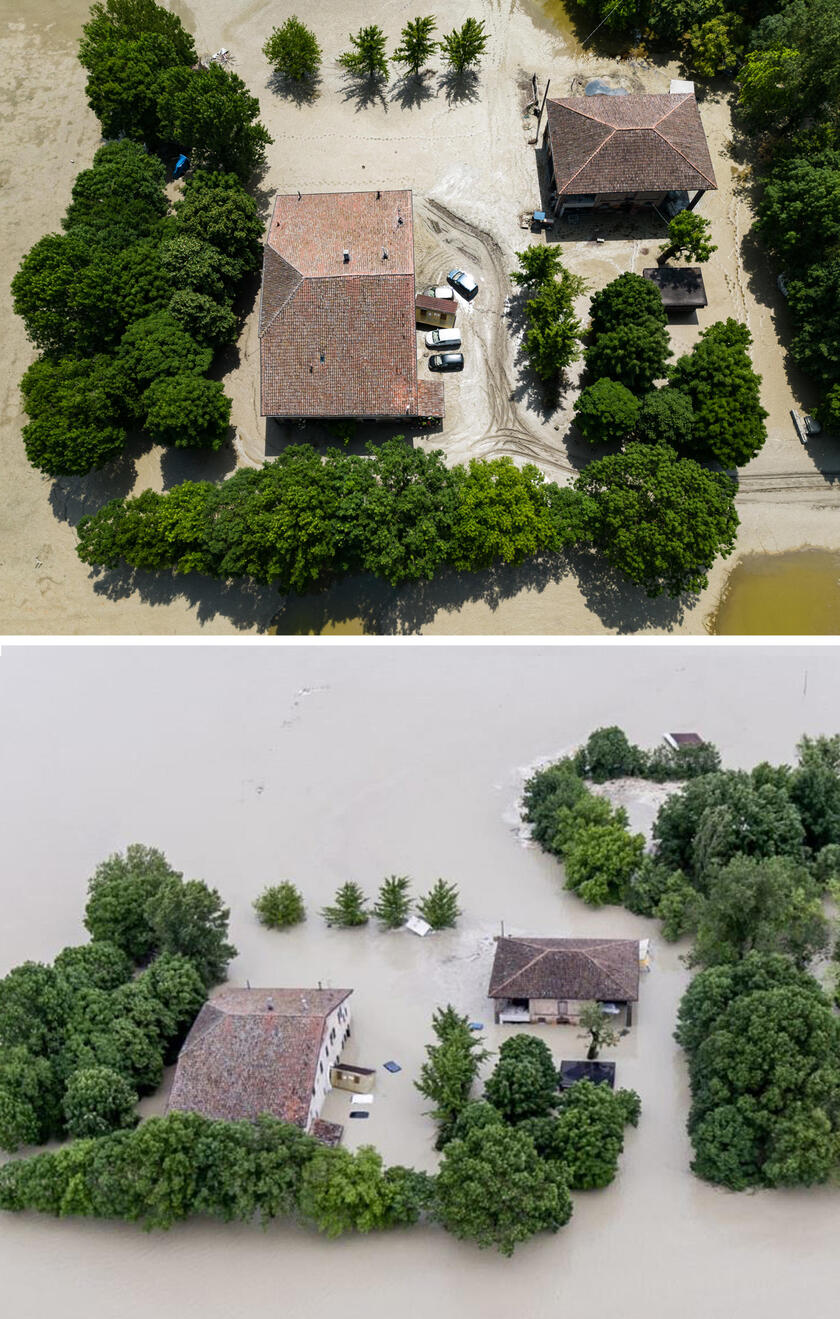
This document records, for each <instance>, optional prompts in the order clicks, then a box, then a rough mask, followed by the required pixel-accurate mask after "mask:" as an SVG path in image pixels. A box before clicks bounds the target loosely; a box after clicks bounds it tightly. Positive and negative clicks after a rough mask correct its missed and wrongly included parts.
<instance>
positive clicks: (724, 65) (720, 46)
mask: <svg viewBox="0 0 840 1319" xmlns="http://www.w3.org/2000/svg"><path fill="white" fill-rule="evenodd" d="M748 37H749V28H748V27H747V25H746V24H745V23H744V22H743V20H742V19H741V17H740V15H739V14H721V15H716V16H715V17H714V18H710V19H707V21H706V22H705V23H696V24H695V25H694V27H692V28H689V30H688V32H687V33H686V35H685V39H684V41H683V47H682V54H683V62H684V63H685V65H686V67H687V68H688V69H690V70H692V71H693V72H695V73H698V74H699V75H700V77H701V78H716V77H718V76H719V75H720V74H723V73H734V72H735V70H736V69H737V68H738V66H739V64H740V63H741V60H742V59H743V56H744V45H745V42H746V41H747V39H748ZM698 260H701V261H702V260H705V257H700V258H698Z"/></svg>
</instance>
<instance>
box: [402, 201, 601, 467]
mask: <svg viewBox="0 0 840 1319" xmlns="http://www.w3.org/2000/svg"><path fill="white" fill-rule="evenodd" d="M423 206H424V208H425V209H426V211H427V213H431V216H434V217H436V219H431V218H430V223H431V225H432V227H433V228H434V229H435V230H437V231H438V232H442V230H441V228H440V224H439V222H441V221H442V223H443V226H445V228H446V230H448V231H450V232H453V231H454V233H456V234H458V235H460V236H461V242H460V243H458V242H454V243H453V246H454V247H455V248H456V249H457V250H458V251H460V252H463V253H464V255H465V256H466V258H467V260H472V261H473V262H474V263H475V264H476V265H478V266H479V268H480V270H481V272H482V288H483V290H486V291H487V292H488V293H489V302H490V307H489V309H486V310H485V307H484V306H482V309H481V310H482V311H484V312H485V314H484V315H481V316H480V317H479V316H476V319H475V322H474V331H475V337H476V339H477V340H478V341H479V344H480V345H481V351H482V354H483V358H484V380H485V387H486V395H487V399H488V404H489V411H490V417H491V420H490V424H489V425H488V426H486V427H485V429H484V430H483V431H482V433H481V434H480V435H477V436H474V437H470V436H467V437H466V439H467V444H468V448H469V452H470V455H471V456H472V457H480V456H484V455H485V454H496V455H497V456H498V455H500V454H506V455H507V456H509V457H511V458H522V457H523V456H524V457H526V458H527V459H528V460H530V461H532V462H535V463H537V464H538V465H540V466H541V467H550V468H553V469H554V470H555V471H559V472H564V473H567V474H570V475H574V474H575V473H576V471H577V469H576V468H575V467H574V466H573V465H572V464H571V463H569V462H567V461H566V460H565V459H564V458H561V457H560V456H559V454H558V452H557V450H556V449H555V448H554V447H553V446H552V445H551V442H550V441H549V440H548V439H547V438H546V437H545V436H544V435H543V434H541V432H540V431H539V430H538V429H537V428H536V427H533V426H529V425H528V424H527V422H526V421H525V420H524V419H523V417H522V415H521V411H520V409H519V408H518V407H517V405H516V402H515V400H514V399H513V398H512V393H513V380H512V379H511V376H510V373H509V370H508V365H507V361H506V356H507V355H506V354H505V353H504V352H503V350H502V349H501V347H500V346H499V345H497V344H496V343H495V342H494V340H495V335H496V332H498V331H501V332H503V333H508V329H507V326H506V324H505V314H504V308H505V302H506V300H507V296H508V274H507V265H508V263H507V261H506V260H505V256H504V253H503V251H502V248H501V246H500V244H499V243H498V242H497V241H496V239H495V238H494V237H493V235H492V234H489V233H487V232H486V230H483V229H480V228H479V227H478V226H477V225H474V224H470V222H469V221H468V220H464V219H463V218H462V217H461V216H459V215H456V214H455V212H454V211H451V210H450V209H449V207H448V206H444V205H443V203H442V202H439V201H436V200H435V199H434V198H433V197H429V198H427V199H426V201H425V202H424V203H423ZM464 239H466V240H467V241H466V242H465V241H464ZM484 301H485V299H484V298H483V299H482V303H484ZM499 441H505V442H504V443H502V444H500V443H499Z"/></svg>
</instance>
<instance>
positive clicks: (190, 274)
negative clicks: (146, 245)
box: [160, 233, 234, 303]
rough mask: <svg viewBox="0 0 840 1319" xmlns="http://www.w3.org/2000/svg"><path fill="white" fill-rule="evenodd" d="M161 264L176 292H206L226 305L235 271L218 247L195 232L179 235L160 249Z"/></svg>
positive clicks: (168, 240) (205, 294) (163, 244)
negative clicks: (197, 235)
mask: <svg viewBox="0 0 840 1319" xmlns="http://www.w3.org/2000/svg"><path fill="white" fill-rule="evenodd" d="M160 262H161V266H162V267H163V270H164V272H165V274H166V276H167V279H168V280H169V284H170V286H171V288H173V289H175V290H176V291H178V292H180V291H191V292H198V293H203V294H204V296H205V297H210V298H213V300H214V301H216V302H220V303H222V302H225V301H226V300H227V299H228V298H229V296H230V293H231V291H232V289H233V286H234V268H233V266H232V265H231V264H230V262H229V261H228V260H227V258H226V257H224V256H222V254H221V253H220V252H219V250H218V248H215V247H214V246H213V244H212V243H207V242H205V241H204V239H203V238H198V237H196V235H195V234H191V233H176V234H175V235H174V236H173V237H171V238H167V239H166V241H165V242H164V243H162V244H161V247H160Z"/></svg>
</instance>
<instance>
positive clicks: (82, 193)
mask: <svg viewBox="0 0 840 1319" xmlns="http://www.w3.org/2000/svg"><path fill="white" fill-rule="evenodd" d="M165 183H166V174H165V171H164V168H163V165H162V164H161V162H160V161H159V160H158V159H157V158H156V157H155V156H152V155H149V153H148V152H147V151H146V150H145V149H144V148H143V147H142V146H140V145H139V144H138V143H136V142H132V141H131V140H130V139H129V138H123V139H121V140H120V141H117V142H108V143H106V145H105V146H103V147H100V148H99V150H98V151H97V152H96V154H95V156H94V157H93V165H92V166H91V168H90V169H85V170H82V172H81V173H80V174H77V175H76V179H75V182H74V183H73V189H72V192H71V194H70V195H71V201H70V205H69V206H68V207H67V212H66V214H65V216H64V219H63V220H62V225H63V227H64V229H65V230H68V231H69V230H71V229H79V228H80V227H83V228H84V232H85V234H86V235H87V236H89V237H90V238H92V239H94V240H95V241H96V242H97V243H98V244H99V245H101V246H103V247H107V248H108V249H109V250H115V251H118V250H119V249H120V248H122V247H127V246H128V245H129V244H130V243H132V242H136V241H137V239H139V238H147V237H149V236H150V235H151V234H153V233H154V232H155V230H156V229H157V228H158V227H159V225H160V220H161V219H162V217H163V216H164V215H166V212H167V201H166V193H165V191H164V186H165Z"/></svg>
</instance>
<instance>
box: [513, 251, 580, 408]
mask: <svg viewBox="0 0 840 1319" xmlns="http://www.w3.org/2000/svg"><path fill="white" fill-rule="evenodd" d="M571 278H573V277H571ZM573 297H574V294H573V292H572V289H571V284H570V280H569V279H562V278H561V279H559V280H551V281H545V282H543V283H542V284H540V285H538V286H537V289H536V292H535V293H534V296H533V297H532V298H529V300H528V301H527V302H526V304H525V316H526V322H527V328H526V330H525V334H524V337H523V340H522V348H523V351H524V353H525V357H526V359H527V361H528V364H529V366H530V367H531V370H532V371H533V372H534V374H535V376H536V377H537V379H538V380H541V381H542V382H543V383H544V384H552V383H554V382H556V381H557V380H558V378H560V377H561V376H562V374H563V372H564V371H565V369H566V367H567V366H569V365H570V364H571V363H572V362H574V361H576V359H577V358H578V357H580V345H579V343H578V337H579V335H580V321H579V320H578V318H577V317H576V316H575V313H574V306H573V302H572V299H573Z"/></svg>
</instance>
